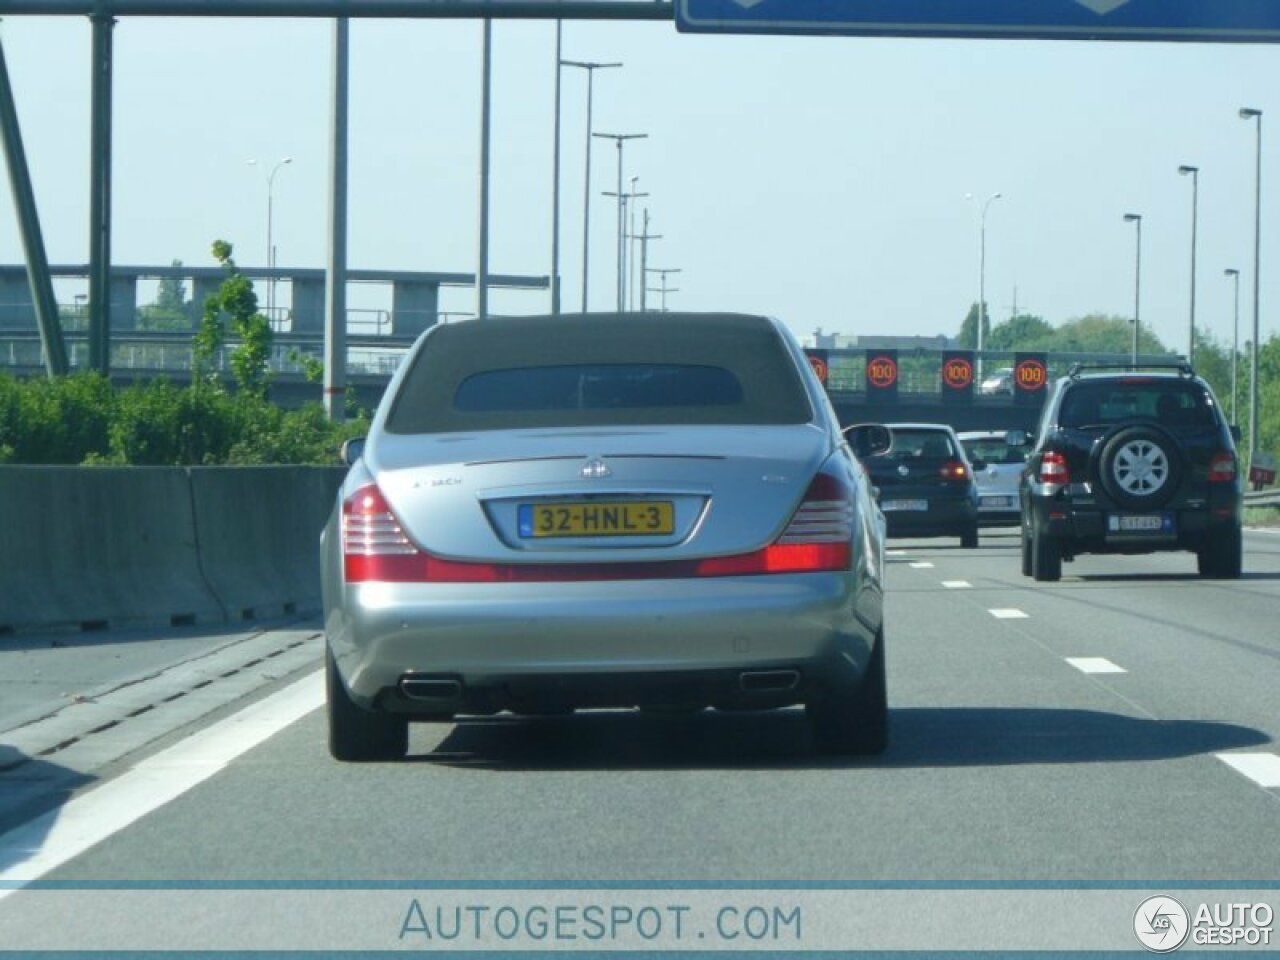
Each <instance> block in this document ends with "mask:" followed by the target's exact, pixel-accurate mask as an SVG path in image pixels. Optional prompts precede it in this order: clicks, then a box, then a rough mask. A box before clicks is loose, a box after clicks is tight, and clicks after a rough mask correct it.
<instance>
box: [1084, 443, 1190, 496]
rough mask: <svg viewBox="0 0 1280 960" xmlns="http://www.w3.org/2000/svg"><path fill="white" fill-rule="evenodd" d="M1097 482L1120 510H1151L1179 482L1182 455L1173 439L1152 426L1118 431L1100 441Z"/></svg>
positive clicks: (1175, 489)
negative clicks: (1126, 508)
mask: <svg viewBox="0 0 1280 960" xmlns="http://www.w3.org/2000/svg"><path fill="white" fill-rule="evenodd" d="M1097 470H1098V481H1099V482H1100V483H1101V484H1102V489H1104V490H1105V491H1106V492H1107V493H1108V494H1110V496H1111V498H1112V499H1113V500H1115V501H1116V503H1118V504H1120V505H1121V506H1124V507H1130V508H1133V509H1137V510H1153V509H1156V508H1157V507H1160V506H1163V505H1164V504H1165V503H1167V502H1168V501H1169V500H1170V499H1171V498H1172V497H1173V495H1174V493H1175V492H1176V491H1177V489H1178V485H1179V484H1180V483H1181V482H1182V452H1181V450H1180V449H1179V447H1178V443H1177V441H1176V440H1174V439H1173V437H1171V436H1169V434H1167V433H1165V432H1164V431H1163V430H1160V429H1158V428H1156V427H1152V426H1144V425H1134V426H1128V427H1121V428H1120V429H1118V430H1116V432H1115V433H1113V434H1112V435H1111V436H1110V437H1107V438H1104V440H1103V441H1102V447H1101V451H1100V453H1099V455H1098V461H1097Z"/></svg>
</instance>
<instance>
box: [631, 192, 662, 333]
mask: <svg viewBox="0 0 1280 960" xmlns="http://www.w3.org/2000/svg"><path fill="white" fill-rule="evenodd" d="M643 222H644V227H643V228H642V229H643V232H642V233H640V235H639V236H637V237H635V238H634V239H636V240H639V241H640V312H641V313H646V312H647V311H648V309H649V303H648V297H646V296H645V294H646V292H647V291H648V289H649V285H648V283H646V279H647V277H648V275H649V241H650V240H661V239H662V234H660V233H650V232H649V208H648V207H645V210H644V220H643Z"/></svg>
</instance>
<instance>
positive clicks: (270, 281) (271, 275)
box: [246, 157, 293, 322]
mask: <svg viewBox="0 0 1280 960" xmlns="http://www.w3.org/2000/svg"><path fill="white" fill-rule="evenodd" d="M246 163H248V165H249V166H251V167H256V166H258V165H259V164H258V161H257V160H256V159H254V160H248V161H246ZM290 163H293V157H281V158H280V159H279V160H278V161H277V162H276V165H275V166H274V167H272V168H271V172H270V173H268V174H267V320H268V322H272V321H274V319H275V316H274V313H273V311H274V310H275V305H276V277H275V268H276V248H275V244H274V242H273V241H272V239H271V221H272V203H273V194H274V191H275V184H276V174H277V173H279V172H280V168H281V167H283V166H285V165H286V164H290ZM263 169H265V167H264V168H263Z"/></svg>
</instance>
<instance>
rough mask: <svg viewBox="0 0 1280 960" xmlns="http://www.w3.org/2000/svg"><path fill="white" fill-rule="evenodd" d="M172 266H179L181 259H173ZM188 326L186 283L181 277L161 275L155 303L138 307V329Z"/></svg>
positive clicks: (180, 328) (177, 328)
mask: <svg viewBox="0 0 1280 960" xmlns="http://www.w3.org/2000/svg"><path fill="white" fill-rule="evenodd" d="M172 266H174V267H181V266H182V261H181V260H174V261H173V262H172ZM190 327H191V318H190V315H189V314H188V313H187V290H186V284H184V283H183V282H182V278H181V277H161V278H160V285H159V287H158V288H157V290H156V300H155V303H152V304H148V305H147V306H144V307H139V308H138V329H140V330H188V329H190Z"/></svg>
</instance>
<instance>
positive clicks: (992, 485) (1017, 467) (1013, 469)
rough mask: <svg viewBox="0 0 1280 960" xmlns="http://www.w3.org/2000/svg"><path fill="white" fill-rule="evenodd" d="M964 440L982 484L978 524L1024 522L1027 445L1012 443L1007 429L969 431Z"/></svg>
mask: <svg viewBox="0 0 1280 960" xmlns="http://www.w3.org/2000/svg"><path fill="white" fill-rule="evenodd" d="M960 443H961V445H962V446H963V447H964V452H965V456H967V457H968V458H969V463H970V465H971V466H972V467H973V479H974V481H975V482H976V483H977V485H978V525H979V526H982V527H1016V526H1018V524H1019V523H1021V522H1022V513H1021V510H1020V508H1019V504H1018V483H1019V481H1020V479H1021V477H1022V469H1023V467H1024V466H1025V465H1026V448H1025V447H1022V446H1018V445H1016V444H1011V443H1009V442H1008V434H1007V432H1006V431H1004V430H970V431H965V432H964V433H961V434H960Z"/></svg>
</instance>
